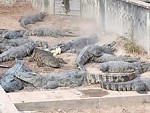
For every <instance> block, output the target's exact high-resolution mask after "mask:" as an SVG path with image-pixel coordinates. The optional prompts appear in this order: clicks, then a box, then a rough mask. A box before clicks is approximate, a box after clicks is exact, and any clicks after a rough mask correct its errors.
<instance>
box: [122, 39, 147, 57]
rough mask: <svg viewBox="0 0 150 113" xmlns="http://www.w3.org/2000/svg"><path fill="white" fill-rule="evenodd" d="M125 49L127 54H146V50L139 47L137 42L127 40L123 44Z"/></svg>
mask: <svg viewBox="0 0 150 113" xmlns="http://www.w3.org/2000/svg"><path fill="white" fill-rule="evenodd" d="M123 47H124V49H125V51H126V52H128V53H131V54H144V53H145V50H144V49H143V48H142V47H141V46H140V45H137V43H136V41H135V40H133V39H132V40H131V39H126V40H125V41H124V43H123Z"/></svg>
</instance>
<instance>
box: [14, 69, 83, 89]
mask: <svg viewBox="0 0 150 113" xmlns="http://www.w3.org/2000/svg"><path fill="white" fill-rule="evenodd" d="M85 75H86V73H85V72H83V71H79V70H69V71H65V72H60V73H58V72H57V73H50V74H46V75H43V74H38V73H32V72H29V73H24V72H18V73H16V74H15V76H16V77H17V78H18V79H20V80H22V81H25V82H27V83H30V84H33V86H35V87H37V88H39V87H40V88H46V89H55V88H57V87H67V86H69V87H77V86H81V85H82V84H83V83H84V77H85Z"/></svg>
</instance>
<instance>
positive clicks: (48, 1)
mask: <svg viewBox="0 0 150 113" xmlns="http://www.w3.org/2000/svg"><path fill="white" fill-rule="evenodd" d="M30 1H31V3H32V5H33V7H35V8H38V9H40V10H41V11H44V12H47V13H49V14H53V13H54V0H30Z"/></svg>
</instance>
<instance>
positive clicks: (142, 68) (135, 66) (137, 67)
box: [100, 61, 150, 74]
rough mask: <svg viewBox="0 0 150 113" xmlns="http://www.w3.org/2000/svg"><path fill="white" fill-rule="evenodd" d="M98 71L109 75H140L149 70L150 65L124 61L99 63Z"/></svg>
mask: <svg viewBox="0 0 150 113" xmlns="http://www.w3.org/2000/svg"><path fill="white" fill-rule="evenodd" d="M100 70H101V71H102V72H109V73H128V72H136V73H137V74H142V73H144V72H146V71H149V70H150V63H148V62H141V61H139V62H133V63H130V62H125V61H109V62H104V63H100Z"/></svg>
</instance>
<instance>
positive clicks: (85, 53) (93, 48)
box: [76, 45, 114, 70]
mask: <svg viewBox="0 0 150 113" xmlns="http://www.w3.org/2000/svg"><path fill="white" fill-rule="evenodd" d="M111 47H112V46H110V47H109V46H107V45H104V46H98V45H90V46H86V47H84V48H83V49H82V50H81V51H80V53H79V54H78V56H77V59H76V64H77V66H79V68H80V69H81V70H82V69H83V70H85V68H84V66H83V65H84V64H85V63H87V62H88V61H89V60H90V59H91V58H92V57H100V56H102V54H103V53H110V54H113V51H114V50H113V48H111Z"/></svg>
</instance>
